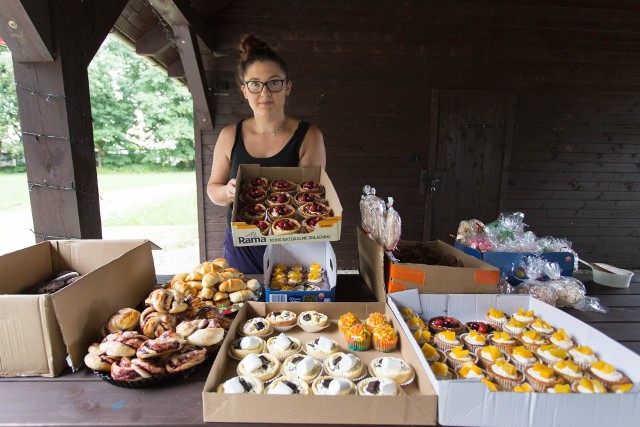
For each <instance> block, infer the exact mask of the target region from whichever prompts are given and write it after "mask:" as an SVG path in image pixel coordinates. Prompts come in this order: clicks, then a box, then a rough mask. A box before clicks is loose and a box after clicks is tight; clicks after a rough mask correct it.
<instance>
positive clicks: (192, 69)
mask: <svg viewBox="0 0 640 427" xmlns="http://www.w3.org/2000/svg"><path fill="white" fill-rule="evenodd" d="M172 28H173V34H174V35H175V37H176V46H177V47H178V53H179V54H180V59H181V60H182V65H183V66H184V71H185V76H186V77H187V84H188V85H189V91H190V92H191V96H192V97H193V115H194V116H193V120H194V121H195V122H197V123H199V126H200V129H201V130H213V123H212V120H211V116H212V115H211V112H212V111H213V107H212V105H211V103H210V100H209V96H208V93H209V86H208V84H207V80H206V78H205V76H204V67H203V66H202V57H201V56H200V49H199V48H198V42H197V36H196V35H195V34H194V33H193V32H192V31H191V28H190V27H189V26H188V25H174V26H173V27H172Z"/></svg>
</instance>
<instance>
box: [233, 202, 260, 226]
mask: <svg viewBox="0 0 640 427" xmlns="http://www.w3.org/2000/svg"><path fill="white" fill-rule="evenodd" d="M266 216H267V208H265V207H264V205H261V204H260V203H254V204H251V205H247V206H244V207H243V208H242V209H240V213H239V214H238V217H240V219H242V220H244V221H246V222H251V221H253V220H254V219H258V220H264V219H265V217H266Z"/></svg>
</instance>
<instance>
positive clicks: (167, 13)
mask: <svg viewBox="0 0 640 427" xmlns="http://www.w3.org/2000/svg"><path fill="white" fill-rule="evenodd" d="M149 2H150V3H151V5H152V6H153V7H154V8H155V9H156V10H157V11H158V13H159V14H160V15H161V16H162V17H163V18H164V19H165V21H167V22H168V23H169V25H171V26H172V27H174V26H176V25H186V26H189V27H190V28H191V30H192V31H193V32H194V33H195V34H196V35H197V36H199V37H200V39H202V41H203V42H204V44H205V45H206V46H207V47H209V48H210V49H211V50H213V48H212V46H214V43H213V39H212V37H211V31H210V29H209V26H208V25H207V23H206V22H204V20H203V19H202V16H201V15H200V14H199V13H198V11H197V10H196V9H195V8H194V7H193V6H192V5H191V3H190V2H188V1H186V0H170V1H165V0H149ZM174 32H175V29H174Z"/></svg>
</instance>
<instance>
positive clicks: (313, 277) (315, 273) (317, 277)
mask: <svg viewBox="0 0 640 427" xmlns="http://www.w3.org/2000/svg"><path fill="white" fill-rule="evenodd" d="M323 283H324V278H323V276H322V273H321V272H320V270H311V271H309V273H307V284H309V285H315V286H322V284H323Z"/></svg>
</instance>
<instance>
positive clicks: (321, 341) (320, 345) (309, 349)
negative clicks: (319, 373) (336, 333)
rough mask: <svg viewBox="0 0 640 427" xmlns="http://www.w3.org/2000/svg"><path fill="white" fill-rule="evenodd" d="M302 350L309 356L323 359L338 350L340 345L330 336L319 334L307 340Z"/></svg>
mask: <svg viewBox="0 0 640 427" xmlns="http://www.w3.org/2000/svg"><path fill="white" fill-rule="evenodd" d="M304 351H305V352H306V353H307V354H308V355H309V356H311V357H315V358H316V359H319V360H324V359H326V358H327V357H329V356H331V355H332V354H333V353H337V352H339V351H340V346H339V345H338V343H337V342H336V341H334V340H332V339H331V338H327V337H323V336H321V337H319V338H313V339H311V340H309V341H307V342H306V344H305V345H304Z"/></svg>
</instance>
